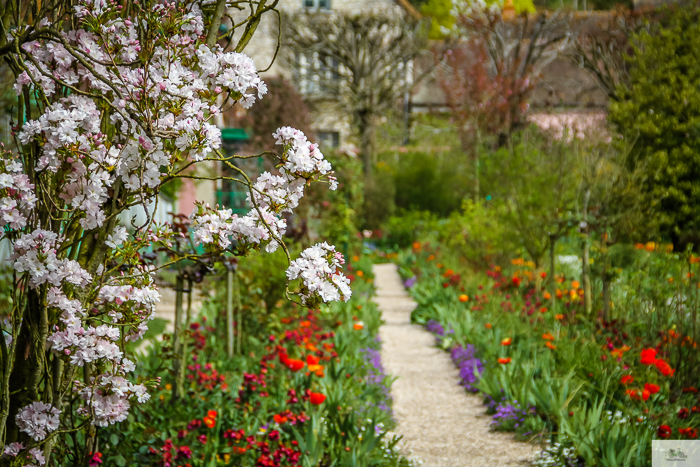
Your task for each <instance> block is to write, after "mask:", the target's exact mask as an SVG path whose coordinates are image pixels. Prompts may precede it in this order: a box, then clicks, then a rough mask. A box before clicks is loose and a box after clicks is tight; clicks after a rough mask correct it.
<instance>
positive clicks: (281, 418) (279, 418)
mask: <svg viewBox="0 0 700 467" xmlns="http://www.w3.org/2000/svg"><path fill="white" fill-rule="evenodd" d="M272 418H274V419H275V423H277V424H279V425H281V424H283V423H285V422H286V421H287V417H285V416H283V415H280V414H277V415H275V416H274V417H272Z"/></svg>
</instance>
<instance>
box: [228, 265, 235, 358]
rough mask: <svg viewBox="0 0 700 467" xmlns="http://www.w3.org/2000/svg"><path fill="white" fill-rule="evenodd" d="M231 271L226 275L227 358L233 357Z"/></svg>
mask: <svg viewBox="0 0 700 467" xmlns="http://www.w3.org/2000/svg"><path fill="white" fill-rule="evenodd" d="M233 342H234V334H233V271H231V270H230V269H229V270H228V273H227V275H226V351H227V353H228V356H229V357H233Z"/></svg>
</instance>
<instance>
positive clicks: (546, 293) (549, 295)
mask: <svg viewBox="0 0 700 467" xmlns="http://www.w3.org/2000/svg"><path fill="white" fill-rule="evenodd" d="M543 297H544V299H545V300H549V299H550V298H552V294H551V293H549V292H545V293H544V295H543Z"/></svg>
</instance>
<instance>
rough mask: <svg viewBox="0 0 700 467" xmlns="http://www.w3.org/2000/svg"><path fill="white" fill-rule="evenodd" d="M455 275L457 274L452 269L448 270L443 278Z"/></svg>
mask: <svg viewBox="0 0 700 467" xmlns="http://www.w3.org/2000/svg"><path fill="white" fill-rule="evenodd" d="M454 273H455V272H454V271H453V270H452V269H448V270H447V271H445V273H444V274H443V275H442V276H443V277H450V276H451V275H452V274H454Z"/></svg>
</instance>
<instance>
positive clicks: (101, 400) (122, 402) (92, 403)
mask: <svg viewBox="0 0 700 467" xmlns="http://www.w3.org/2000/svg"><path fill="white" fill-rule="evenodd" d="M129 364H130V365H132V366H133V363H131V362H129ZM91 383H92V384H91V385H90V386H87V385H86V386H82V387H81V388H80V396H81V397H82V399H83V400H85V401H86V403H87V406H86V407H83V408H81V409H80V411H81V412H83V413H84V414H87V413H88V412H90V413H91V415H92V417H93V420H94V423H95V425H97V426H108V425H112V424H114V423H119V422H123V421H124V420H126V417H127V416H128V415H129V409H130V408H131V404H130V403H129V399H132V398H135V399H136V400H137V401H138V402H139V403H144V402H146V401H148V400H149V399H150V398H151V396H150V394H148V391H147V389H146V386H144V385H143V384H133V383H131V382H130V381H128V380H127V379H125V378H123V377H120V376H113V375H110V374H102V375H99V376H97V377H95V378H93V380H92V381H91Z"/></svg>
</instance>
